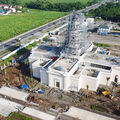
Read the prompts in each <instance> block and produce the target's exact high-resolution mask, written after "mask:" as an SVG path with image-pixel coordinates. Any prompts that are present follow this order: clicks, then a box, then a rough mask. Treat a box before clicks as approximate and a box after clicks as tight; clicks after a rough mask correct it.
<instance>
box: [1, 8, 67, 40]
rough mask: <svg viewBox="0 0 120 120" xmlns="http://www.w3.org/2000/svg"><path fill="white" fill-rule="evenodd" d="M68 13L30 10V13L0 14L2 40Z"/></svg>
mask: <svg viewBox="0 0 120 120" xmlns="http://www.w3.org/2000/svg"><path fill="white" fill-rule="evenodd" d="M66 14H67V13H64V12H55V11H41V10H30V12H29V13H21V14H16V15H8V16H0V42H1V41H4V40H7V39H9V38H11V37H13V36H16V35H19V34H21V33H24V32H26V31H28V30H30V29H32V28H35V27H38V26H40V25H43V24H45V23H47V21H48V22H50V21H52V20H54V19H57V18H59V17H62V16H64V15H66Z"/></svg>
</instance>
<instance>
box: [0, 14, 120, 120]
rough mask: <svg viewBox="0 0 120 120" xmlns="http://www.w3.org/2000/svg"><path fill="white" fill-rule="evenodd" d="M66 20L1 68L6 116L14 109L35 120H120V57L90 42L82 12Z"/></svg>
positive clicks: (0, 92) (4, 119)
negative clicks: (17, 59)
mask: <svg viewBox="0 0 120 120" xmlns="http://www.w3.org/2000/svg"><path fill="white" fill-rule="evenodd" d="M67 24H68V25H67V27H65V28H63V29H62V30H61V31H62V32H61V31H58V32H57V33H49V35H48V37H47V38H46V39H45V40H42V41H41V43H40V45H38V46H36V47H34V48H32V50H31V51H29V53H30V56H29V57H28V59H26V58H25V59H24V56H25V55H26V54H25V53H24V55H23V60H21V61H19V62H16V63H15V64H14V65H12V66H10V67H7V68H6V69H4V70H1V71H0V87H1V88H0V106H1V107H0V114H1V115H2V116H4V117H1V116H0V119H1V120H7V117H8V116H9V115H10V113H12V112H18V113H20V114H22V115H25V116H28V117H30V118H32V119H33V120H40V119H43V120H80V119H81V120H90V119H92V120H93V119H94V118H96V120H118V119H119V116H120V104H119V103H120V85H119V83H120V75H119V73H120V55H119V54H117V53H116V54H113V53H114V51H112V50H111V47H107V48H105V47H97V46H95V45H94V44H93V43H92V42H91V41H92V40H90V39H89V38H88V34H87V25H86V23H85V16H84V15H83V14H82V13H78V12H73V13H71V14H70V16H69V19H68V21H67ZM24 85H26V87H25V86H24ZM21 86H22V87H21ZM23 86H24V87H23ZM8 109H9V110H8ZM86 114H88V116H86ZM17 119H18V118H17ZM17 119H16V120H17ZM19 119H20V118H19ZM20 120H22V119H20Z"/></svg>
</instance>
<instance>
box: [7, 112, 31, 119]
mask: <svg viewBox="0 0 120 120" xmlns="http://www.w3.org/2000/svg"><path fill="white" fill-rule="evenodd" d="M7 120H33V119H32V118H29V117H26V116H23V115H21V114H19V113H11V114H10V116H9V117H8V118H7Z"/></svg>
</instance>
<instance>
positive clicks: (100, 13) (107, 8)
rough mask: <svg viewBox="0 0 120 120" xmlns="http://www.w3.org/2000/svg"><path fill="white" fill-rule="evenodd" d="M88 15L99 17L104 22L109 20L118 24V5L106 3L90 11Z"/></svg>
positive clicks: (119, 16) (119, 4)
mask: <svg viewBox="0 0 120 120" xmlns="http://www.w3.org/2000/svg"><path fill="white" fill-rule="evenodd" d="M88 15H89V16H94V17H101V18H102V19H104V20H109V21H113V22H120V3H117V4H114V3H112V2H110V3H107V4H106V5H102V6H101V7H99V8H97V9H95V10H91V11H90V12H89V13H88Z"/></svg>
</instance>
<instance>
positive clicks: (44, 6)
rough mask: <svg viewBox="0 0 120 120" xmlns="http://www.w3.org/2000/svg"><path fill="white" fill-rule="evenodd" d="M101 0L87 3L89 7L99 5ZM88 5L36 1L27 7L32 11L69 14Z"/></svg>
mask: <svg viewBox="0 0 120 120" xmlns="http://www.w3.org/2000/svg"><path fill="white" fill-rule="evenodd" d="M98 1H100V0H93V1H91V2H88V3H87V6H90V5H92V4H94V3H97V2H98ZM85 6H86V5H85V4H82V3H81V2H73V3H67V2H66V3H60V2H58V3H54V2H50V1H49V0H36V1H31V2H28V3H26V7H28V8H31V9H41V10H52V11H63V12H68V11H71V10H80V9H82V8H84V7H85Z"/></svg>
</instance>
